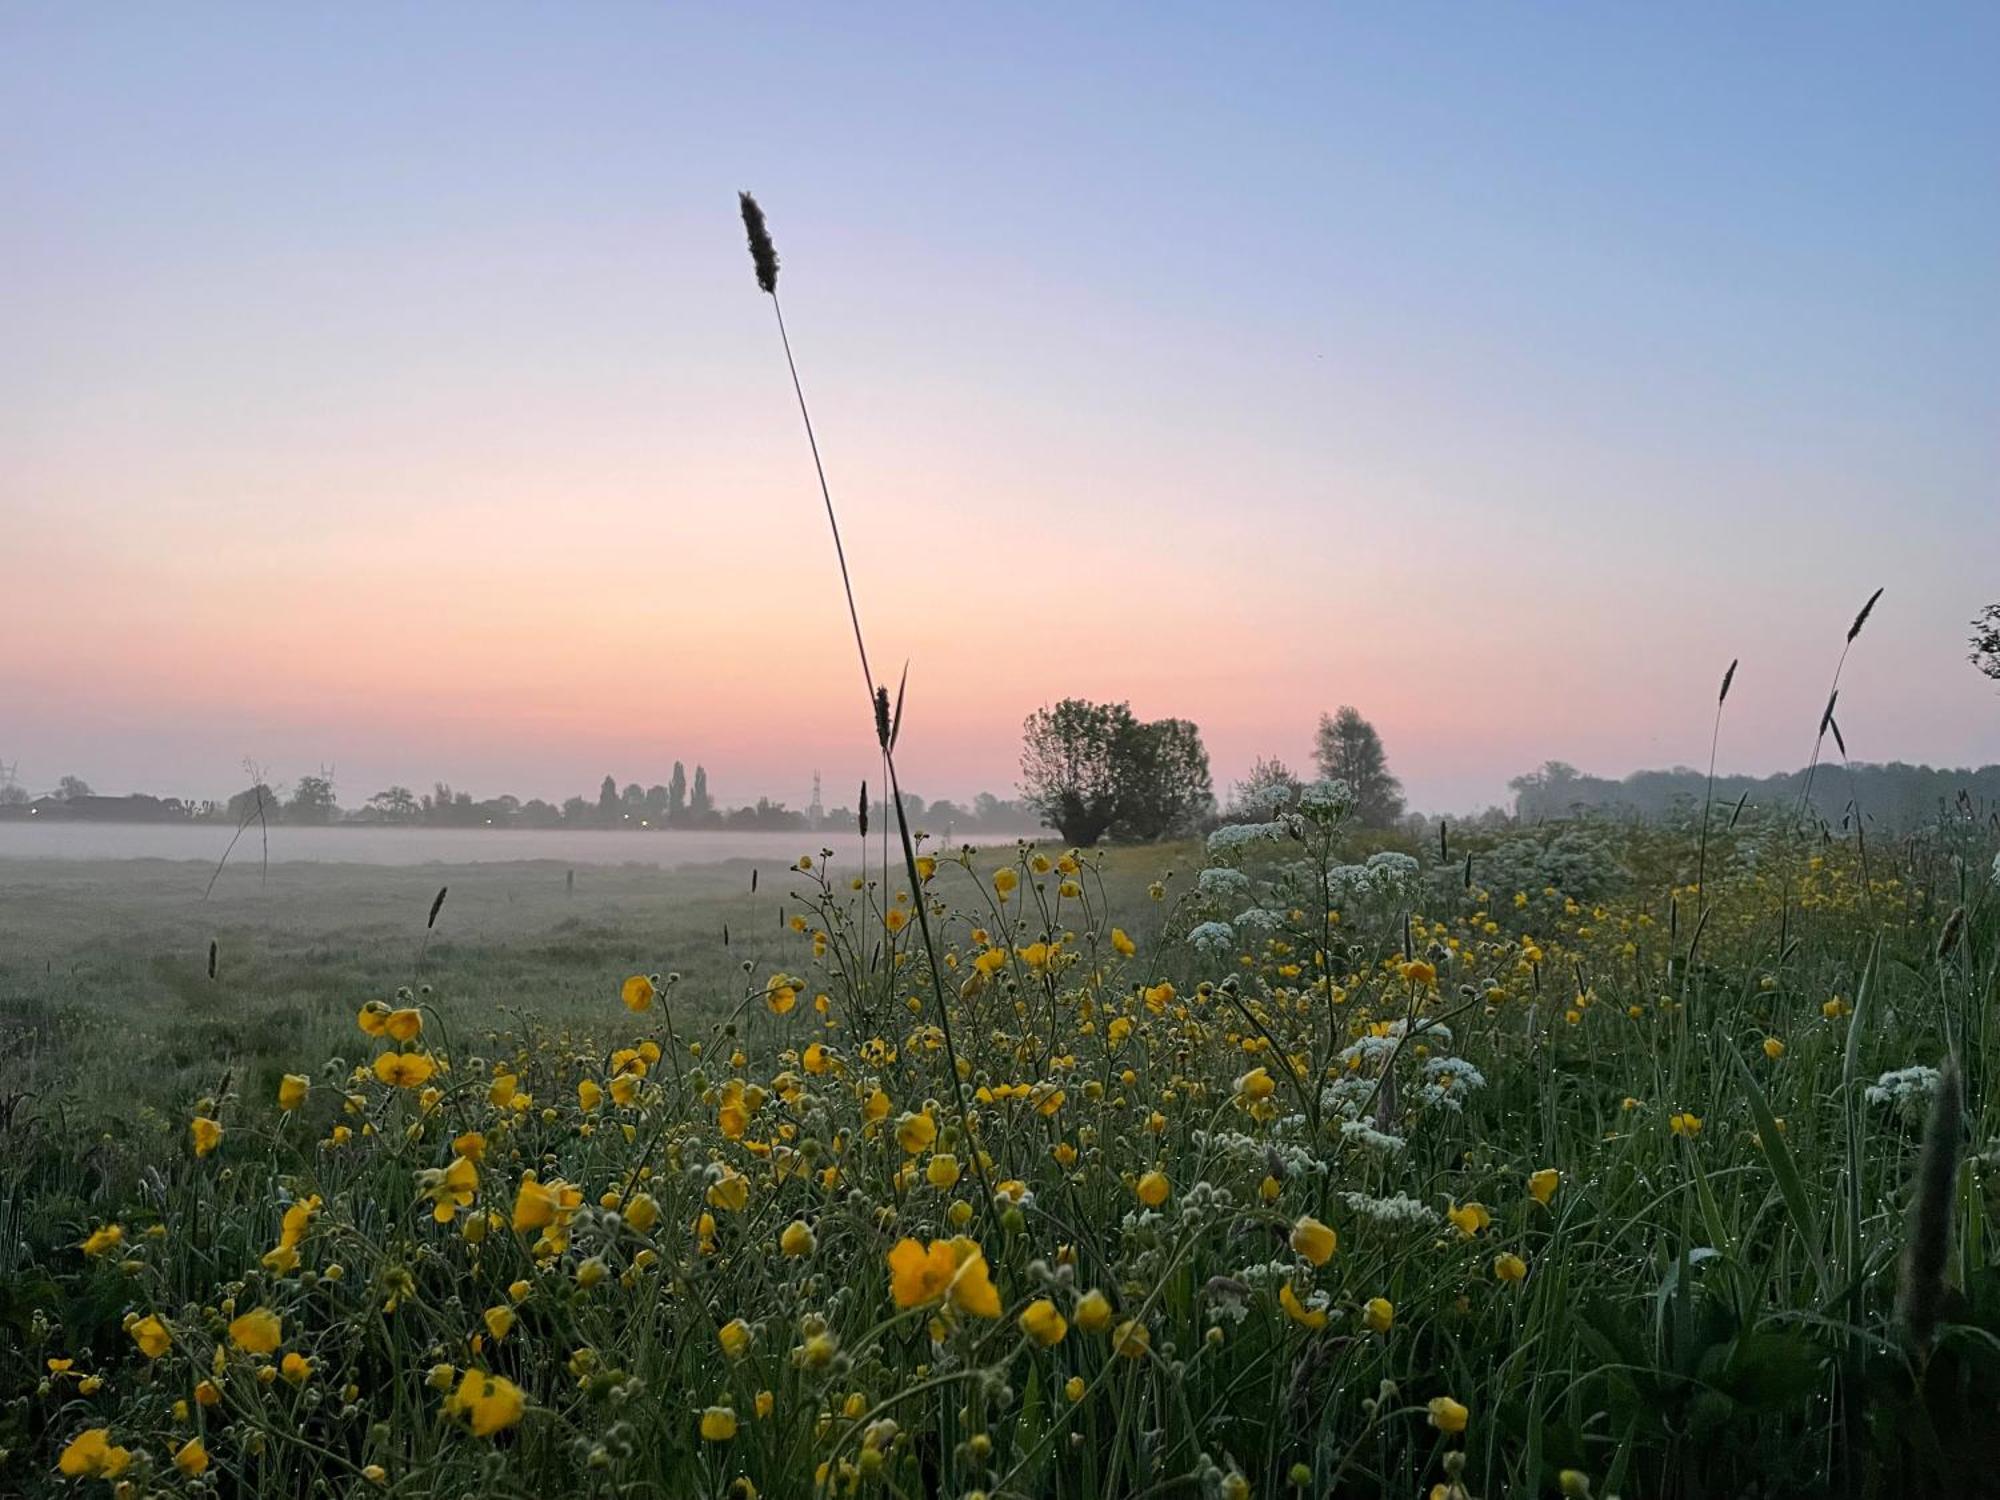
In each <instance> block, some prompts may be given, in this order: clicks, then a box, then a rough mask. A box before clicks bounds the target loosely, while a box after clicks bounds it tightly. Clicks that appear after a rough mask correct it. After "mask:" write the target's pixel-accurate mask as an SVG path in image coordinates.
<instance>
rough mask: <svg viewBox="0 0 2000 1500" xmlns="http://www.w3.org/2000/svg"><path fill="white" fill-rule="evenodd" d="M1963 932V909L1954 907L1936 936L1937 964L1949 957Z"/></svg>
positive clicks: (1998, 865) (1999, 866) (1999, 867)
mask: <svg viewBox="0 0 2000 1500" xmlns="http://www.w3.org/2000/svg"><path fill="white" fill-rule="evenodd" d="M1995 868H1996V869H2000V864H1996V865H1995ZM1964 931H1965V908H1964V907H1962V906H1954V907H1953V908H1952V909H1951V915H1950V916H1948V917H1946V918H1945V919H1944V931H1943V932H1940V933H1939V934H1938V945H1937V956H1938V962H1939V963H1943V962H1944V961H1945V960H1946V959H1947V958H1950V957H1951V954H1952V950H1953V949H1954V948H1956V947H1957V946H1958V939H1959V935H1960V934H1961V933H1963V932H1964Z"/></svg>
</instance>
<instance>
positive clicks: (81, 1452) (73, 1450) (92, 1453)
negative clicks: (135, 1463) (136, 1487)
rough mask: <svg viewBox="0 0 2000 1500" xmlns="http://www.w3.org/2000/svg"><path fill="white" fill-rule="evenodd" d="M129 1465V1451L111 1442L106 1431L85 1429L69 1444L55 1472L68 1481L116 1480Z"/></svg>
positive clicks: (99, 1428)
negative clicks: (65, 1477)
mask: <svg viewBox="0 0 2000 1500" xmlns="http://www.w3.org/2000/svg"><path fill="white" fill-rule="evenodd" d="M131 1462H132V1453H131V1450H130V1449H127V1448H120V1447H117V1446H116V1445H114V1444H113V1443H112V1441H111V1429H110V1428H108V1427H88V1428H85V1429H84V1430H83V1431H82V1432H79V1433H78V1434H77V1435H76V1436H75V1437H74V1438H72V1439H71V1440H70V1443H69V1446H68V1447H66V1448H64V1449H63V1451H62V1453H61V1455H60V1456H59V1457H58V1458H57V1459H56V1468H57V1469H58V1470H59V1471H61V1472H62V1473H63V1474H65V1475H67V1476H68V1477H69V1478H71V1479H116V1478H117V1477H118V1476H119V1475H120V1474H123V1473H124V1472H125V1470H126V1468H127V1467H128V1466H129V1465H130V1464H131Z"/></svg>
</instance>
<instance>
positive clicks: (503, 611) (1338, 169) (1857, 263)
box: [0, 4, 2000, 808]
mask: <svg viewBox="0 0 2000 1500" xmlns="http://www.w3.org/2000/svg"><path fill="white" fill-rule="evenodd" d="M1996 57H2000V10H1996V9H1994V8H1992V7H1980V8H1973V7H1966V8H1952V7H1944V6H1927V7H1922V8H1920V9H1908V8H1905V9H1894V8H1890V7H1886V6H1883V7H1873V8H1860V7H1812V8H1807V7H1775V6H1773V7H1742V6H1737V7H1700V6H1682V7H1672V8H1668V7H1639V6H1604V7H1595V8H1591V9H1588V10H1584V9H1581V8H1569V7H1560V8H1559V7H1509V8H1504V9H1503V8H1500V7H1487V8H1479V9H1477V10H1475V9H1472V8H1460V7H1422V6H1396V7H1378V8H1373V9H1362V8H1334V7H1282V6H1269V7H1258V8H1249V7H1219V6H1162V5H1149V6H1145V7H1137V6H1133V7H1073V6H1062V7H1056V6H1044V7H1028V6H1014V7H1006V8H1004V9H1003V8H998V7H995V8H986V9H980V10H975V9H974V8H971V7H941V6H923V7H882V6H853V7H839V8H832V7H806V6H796V7H781V6H759V7H735V6H731V7H708V8H693V7H665V6H629V7H621V6H590V7H562V8H558V7H550V6H535V7H515V6H504V5H478V6H462V5H461V6H453V5H427V6H424V7H421V8H418V7H407V8H406V7H393V6H386V5H358V6H348V7H342V8H339V9H337V10H336V9H334V8H322V9H318V10H306V9H303V8H293V7H286V8H275V7H261V6H212V5H205V6H185V7H158V8H149V9H144V10H141V9H129V8H128V9H112V8H84V7H74V6H56V5H44V6H26V5H14V4H0V139H4V141H5V149H4V151H0V193H4V194H5V196H6V199H7V201H8V202H9V203H10V204H11V205H13V211H12V212H10V213H9V214H8V215H7V216H6V218H5V221H4V222H0V285H4V286H5V287H6V288H7V293H6V298H5V300H6V305H7V307H8V314H7V319H6V321H7V324H8V335H7V337H6V338H5V339H4V340H0V518H4V521H5V523H6V533H7V534H10V535H11V537H12V539H13V541H14V543H15V545H13V546H11V547H4V548H0V598H6V597H11V598H13V599H15V600H17V601H19V602H20V604H21V606H22V614H21V616H20V617H19V618H17V620H16V621H15V623H14V628H13V629H11V630H10V631H9V635H10V642H11V644H10V648H9V650H8V652H7V653H6V654H5V656H4V658H0V696H4V697H5V698H6V699H7V700H9V701H10V702H11V703H12V704H13V705H14V710H15V711H14V712H13V713H12V714H9V715H6V716H5V717H4V718H0V754H4V755H5V756H6V758H8V759H14V758H18V759H20V760H21V761H22V762H23V776H24V778H26V779H28V780H30V781H31V782H34V783H36V784H40V783H42V782H47V783H52V782H53V781H54V779H55V777H56V776H57V775H59V774H61V773H62V772H64V771H78V772H80V773H82V774H84V775H86V776H88V777H89V778H90V779H91V780H93V781H94V782H96V783H98V784H100V785H104V786H111V787H122V786H124V785H138V784H142V783H167V784H170V786H171V787H172V788H173V789H181V788H183V787H184V788H185V789H187V790H190V791H210V790H214V789H218V788H221V789H226V787H227V786H228V784H229V783H230V781H231V780H232V779H233V776H234V767H235V765H236V763H237V761H238V760H239V759H240V758H241V757H242V756H243V755H245V754H250V755H254V756H256V757H257V758H258V759H260V760H262V761H265V762H267V763H268V764H271V765H272V766H273V767H274V768H275V769H276V772H277V774H279V775H280V776H286V775H296V774H298V772H300V771H304V770H310V769H313V768H314V767H315V766H316V765H317V764H319V763H321V762H331V763H334V764H335V765H336V766H337V767H339V768H340V770H341V779H342V782H343V788H342V789H343V795H345V796H348V797H350V798H351V799H352V800H359V799H360V798H361V797H364V796H366V795H367V794H368V792H370V791H373V790H375V789H377V784H386V783H387V782H388V781H391V780H398V781H403V782H408V783H413V784H415V783H422V782H426V781H428V780H429V779H431V778H432V777H433V776H444V777H447V778H449V779H452V780H454V781H456V782H458V783H460V784H462V785H469V786H472V787H474V788H475V789H478V790H480V791H482V792H492V791H498V790H501V789H513V790H517V791H520V792H523V793H524V794H526V793H534V792H541V793H545V794H546V793H550V792H557V791H567V790H573V789H575V788H577V787H581V786H585V785H587V784H590V783H594V781H595V779H596V777H597V776H598V775H601V774H602V772H603V771H604V770H613V771H615V772H616V773H617V774H618V775H619V776H620V778H621V779H626V778H628V777H630V778H635V779H640V780H655V779H661V778H662V777H663V775H664V771H663V770H662V769H660V768H659V767H658V766H657V764H656V763H657V762H659V761H660V760H661V759H662V758H665V759H668V760H670V759H671V758H672V757H673V756H675V755H680V756H683V757H685V758H687V759H689V760H693V759H696V758H702V759H706V760H708V761H709V762H710V763H711V765H712V767H714V768H715V771H716V776H717V783H718V791H719V792H721V793H722V794H723V795H724V796H725V797H728V796H732V795H739V796H746V797H754V796H755V795H757V794H759V793H766V792H768V793H770V794H773V795H779V796H789V797H790V798H791V800H793V801H795V802H796V801H800V800H803V784H802V783H803V781H804V777H805V775H806V773H807V771H808V770H809V768H810V767H811V766H814V765H818V766H821V767H823V768H824V769H825V770H826V771H827V774H828V775H829V777H838V776H842V775H844V774H845V772H846V770H847V769H848V768H849V763H850V762H854V763H856V764H865V759H866V725H865V722H862V723H860V724H858V725H857V724H856V723H854V722H852V720H853V718H854V717H856V714H855V709H854V706H853V705H852V704H851V703H850V702H849V701H848V700H849V698H850V697H851V696H852V694H851V688H852V667H851V664H849V663H847V662H846V661H845V659H844V657H843V655H842V653H843V651H844V649H846V648H845V647H844V645H843V641H842V635H841V630H842V625H843V621H842V619H841V617H840V615H839V613H838V597H837V593H836V592H834V589H833V585H832V583H831V575H830V572H829V569H828V561H829V560H828V557H827V544H826V540H825V537H824V536H823V534H821V532H820V531H819V530H818V529H816V528H817V527H818V524H819V518H818V516H817V514H816V512H815V511H814V509H813V505H814V502H815V496H814V493H813V491H812V490H811V488H810V484H811V476H810V469H809V467H808V466H807V465H806V463H805V455H804V452H803V446H802V443H801V441H800V439H799V435H798V433H797V431H796V430H795V427H794V426H793V425H792V421H791V416H790V413H789V411H788V409H787V407H786V404H785V403H786V401H787V400H788V392H787V390H786V388H785V387H784V386H783V384H782V379H783V375H782V366H781V364H779V363H778V354H777V350H776V348H775V344H774V336H773V333H772V330H771V329H770V326H769V318H768V309H766V308H765V307H763V306H762V305H761V299H759V298H758V297H757V296H756V294H755V291H754V288H752V287H751V285H750V281H749V276H748V271H747V266H746V264H745V257H744V254H743V249H742V244H741V239H740V234H739V232H738V230H737V229H736V227H735V225H734V222H733V217H732V216H733V210H734V201H733V195H734V192H735V190H736V189H738V188H739V187H750V188H753V189H755V190H756V191H757V193H758V194H759V196H760V197H761V198H762V199H763V201H764V203H765V205H766V207H767V209H768V210H769V212H770V214H771V220H772V225H773V229H774V231H775V233H776V235H777V238H778V244H779V249H780V252H781V254H782V255H783V256H784V258H785V263H786V264H785V271H784V278H783V283H782V287H783V291H784V293H785V297H786V308H787V316H788V319H789V320H790V322H791V324H792V328H793V333H794V337H795V340H796V342H797V344H798V346H799V352H800V356H801V359H802V362H803V365H804V373H805V376H806V380H807V383H808V388H809V390H810V392H811V393H812V395H813V399H814V403H815V409H816V413H817V415H818V417H819V420H820V423H821V427H822V436H823V438H824V441H825V446H826V448H827V452H828V458H829V462H830V465H831V468H832V473H833V477H834V481H835V485H836V493H837V495H838V497H839V498H840V499H841V502H842V505H843V507H844V510H845V512H846V515H847V526H848V529H849V531H850V534H851V536H852V538H854V539H855V540H856V541H857V543H858V545H857V546H856V551H857V552H858V553H859V560H858V561H859V568H858V580H857V581H858V583H859V585H860V590H861V596H862V603H863V607H864V611H865V612H866V613H867V615H868V619H869V623H870V628H871V630H872V631H873V632H874V633H875V634H876V635H877V637H878V641H879V644H878V645H877V647H876V654H877V655H878V656H881V657H882V658H884V659H896V658H900V657H902V656H908V657H910V658H911V659H912V661H913V668H912V682H913V694H916V695H918V696H915V697H914V698H913V703H914V704H915V705H916V710H917V716H916V717H914V718H913V720H912V740H911V744H910V748H909V750H908V752H907V753H908V754H909V756H910V757H911V759H912V761H913V766H912V770H911V773H910V779H911V781H912V782H913V783H914V784H916V785H918V786H919V787H921V788H927V789H931V790H934V791H946V792H951V793H953V794H959V793H964V792H969V791H971V790H973V789H976V788H979V787H1004V786H1005V785H1006V784H1007V783H1009V782H1010V781H1011V779H1012V776H1013V763H1014V738H1015V735H1016V732H1017V727H1018V724H1019V721H1020V718H1021V716H1022V715H1023V714H1025V713H1026V712H1027V711H1028V710H1029V709H1031V708H1033V707H1035V706H1036V705H1037V704H1039V703H1041V702H1043V701H1047V700H1048V699H1051V698H1054V697H1058V696H1062V695H1064V694H1067V693H1083V694H1087V695H1092V696H1114V697H1130V698H1131V699H1132V700H1133V703H1134V707H1135V708H1136V709H1138V710H1140V711H1141V712H1144V713H1174V714H1180V715H1184V716H1187V717H1192V718H1195V719H1196V720H1197V721H1198V722H1200V723H1201V724H1202V725H1203V727H1204V729H1205V731H1206V732H1207V735H1208V739H1209V743H1210V748H1211V752H1212V754H1213V758H1214V760H1215V763H1216V770H1217V773H1218V781H1219V782H1222V783H1225V784H1226V782H1227V781H1228V780H1229V779H1230V778H1231V777H1232V776H1233V775H1236V774H1240V773H1241V772H1242V770H1244V769H1245V768H1246V767H1247V765H1248V762H1249V760H1250V759H1251V757H1252V756H1254V755H1257V754H1270V753H1276V754H1281V755H1283V756H1285V757H1286V758H1288V759H1290V760H1292V761H1294V762H1299V761H1303V760H1304V759H1305V755H1306V744H1307V741H1308V739H1309V736H1310V731H1311V723H1312V719H1313V718H1314V717H1315V716H1316V715H1317V713H1318V712H1319V710H1320V709H1321V708H1330V707H1332V706H1334V705H1335V704H1336V703H1340V702H1350V701H1351V702H1355V703H1357V704H1359V705H1360V706H1361V707H1362V708H1363V710H1364V712H1367V713H1369V715H1370V716H1371V717H1372V718H1374V719H1375V720H1376V722H1377V723H1378V725H1380V727H1381V728H1382V730H1383V733H1384V736H1385V739H1386V740H1387V742H1388V745H1389V748H1390V752H1391V755H1392V758H1393V760H1394V762H1395V763H1396V765H1397V766H1398V768H1399V769H1401V770H1402V772H1403V774H1404V776H1405V779H1406V780H1407V781H1408V782H1409V783H1410V787H1411V791H1412V794H1413V799H1414V800H1415V801H1417V802H1418V803H1419V805H1425V806H1434V807H1444V808H1457V807H1463V806H1468V805H1472V804H1474V803H1478V802H1482V801H1485V800H1489V799H1492V798H1497V797H1499V796H1500V795H1502V792H1503V788H1504V782H1505V780H1506V778H1507V777H1508V776H1510V775H1512V774H1514V773H1516V772H1518V771H1521V770H1524V769H1527V768H1529V767H1530V766H1532V765H1534V764H1535V763H1537V762H1538V761H1540V760H1541V759H1544V758H1547V757H1551V756H1557V757H1561V758H1564V759H1568V760H1571V761H1574V762H1576V763H1578V764H1580V765H1583V766H1585V767H1587V768H1589V769H1592V770H1596V771H1600V772H1604V773H1611V774H1617V773H1622V772H1624V771H1627V770H1630V769H1633V768H1635V767H1638V766H1643V765H1657V764H1670V763H1674V762H1677V761H1690V760H1698V759H1699V758H1700V757H1701V755H1702V754H1703V753H1705V749H1706V724H1707V719H1706V715H1707V711H1708V707H1709V706H1710V705H1711V704H1712V701H1713V690H1714V682H1715V680H1716V679H1717V678H1718V677H1719V675H1720V672H1721V669H1722V667H1723V666H1724V665H1726V664H1727V662H1728V660H1729V659H1730V658H1731V657H1732V656H1742V657H1743V658H1744V659H1745V664H1744V669H1743V677H1742V687H1741V688H1739V690H1738V694H1737V695H1735V696H1734V697H1733V698H1732V719H1731V721H1730V723H1729V725H1728V726H1727V727H1726V728H1725V732H1724V741H1723V744H1724V761H1725V763H1727V764H1731V765H1736V766H1740V767H1742V768H1744V769H1750V770H1769V769H1775V768H1778V767H1780V766H1785V765H1795V764H1797V763H1799V762H1800V761H1802V760H1803V758H1804V756H1805V754H1806V752H1807V751H1808V750H1809V749H1810V741H1811V733H1812V728H1813V725H1814V723H1815V722H1816V719H1817V714H1818V709H1819V705H1820V702H1821V701H1822V700H1823V696H1824V691H1825V679H1826V677H1827V675H1828V673H1829V672H1830V669H1831V659H1832V656H1833V655H1834V654H1836V653H1837V649H1838V645H1839V638H1840V633H1841V631H1842V630H1843V629H1844V628H1845V625H1846V622H1847V620H1848V619H1849V618H1851V616H1852V613H1853V610H1854V609H1855V608H1856V607H1858V605H1859V602H1860V601H1861V600H1862V599H1863V598H1865V597H1866V596H1867V594H1868V593H1869V592H1870V591H1871V590H1872V589H1873V588H1875V587H1876V586H1878V585H1881V586H1885V587H1886V588H1887V593H1886V595H1885V597H1884V601H1883V604H1882V606H1881V609H1880V610H1879V611H1878V615H1877V618H1876V621H1875V622H1874V623H1872V624H1871V626H1870V630H1869V634H1868V636H1867V638H1866V640H1865V642H1864V644H1863V645H1862V646H1858V647H1857V650H1856V654H1855V660H1854V662H1853V663H1852V666H1851V668H1850V677H1849V684H1850V685H1849V687H1848V690H1847V692H1846V694H1844V696H1843V705H1844V708H1843V727H1844V728H1845V729H1846V730H1847V733H1848V739H1849V743H1850V746H1851V747H1852V748H1853V749H1854V751H1855V753H1856V754H1857V755H1858V756H1861V757H1864V758H1868V759H1888V758H1893V757H1900V758H1906V759H1923V760H1930V761H1933V762H1946V763H1962V762H1969V761H1977V760H1991V759H2000V699H1996V697H1995V696H1994V694H1993V693H1992V692H1991V691H1990V690H1988V689H1986V688H1985V686H1984V684H1982V682H1981V681H1980V679H1978V678H1977V676H1976V675H1975V674H1973V673H1972V672H1971V670H1970V668H1969V667H1967V666H1965V665H1964V663H1963V659H1962V658H1963V654H1964V653H1963V640H1964V636H1965V633H1966V628H1965V627H1966V622H1967V620H1968V619H1969V617H1970V616H1971V614H1972V613H1973V612H1974V610H1975V609H1976V608H1978V606H1979V605H1981V604H1983V603H1985V602H1988V601H1989V600H1991V599H1993V598H1996V597H2000V519H1996V516H2000V505H1996V504H1995V503H1994V497H1993V494H1992V488H1993V484H1992V476H1993V475H1994V474H1995V473H1996V472H2000V462H1996V460H2000V437H1996V434H2000V378H1996V370H1995V356H1994V353H1993V351H1994V350H1995V349H1996V348H2000V297H1996V270H2000V193H1996V191H1995V189H1996V187H2000V91H1996V90H1995V89H1994V88H1993V87H1992V85H1991V70H1992V63H1993V60H1994V59H1995V58H1996ZM416 643H421V644H416ZM246 683H248V684H254V691H251V690H247V689H246ZM1739 705H1740V706H1739ZM724 768H726V770H725V769H724ZM364 783H365V784H364Z"/></svg>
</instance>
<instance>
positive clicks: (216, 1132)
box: [188, 1115, 222, 1156]
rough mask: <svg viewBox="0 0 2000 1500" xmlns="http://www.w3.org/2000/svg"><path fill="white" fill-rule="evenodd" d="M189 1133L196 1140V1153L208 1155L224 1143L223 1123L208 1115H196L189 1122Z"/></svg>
mask: <svg viewBox="0 0 2000 1500" xmlns="http://www.w3.org/2000/svg"><path fill="white" fill-rule="evenodd" d="M188 1135H189V1136H190V1138H191V1139H192V1140H193V1141H194V1154H195V1155H196V1156H206V1155H208V1154H209V1152H211V1151H213V1150H214V1149H215V1148H216V1147H217V1146H220V1145H221V1144H222V1124H221V1122H220V1121H218V1120H214V1119H211V1118H210V1117H209V1116H207V1115H196V1116H195V1117H194V1119H192V1120H191V1121H189V1122H188Z"/></svg>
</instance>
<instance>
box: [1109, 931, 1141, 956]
mask: <svg viewBox="0 0 2000 1500" xmlns="http://www.w3.org/2000/svg"><path fill="white" fill-rule="evenodd" d="M1111 946H1112V948H1113V949H1114V950H1116V952H1117V953H1118V956H1119V957H1121V958H1130V957H1131V956H1132V955H1133V954H1135V953H1137V952H1138V951H1139V945H1138V944H1137V943H1135V942H1133V941H1132V939H1131V938H1129V937H1127V936H1126V935H1125V929H1124V928H1122V927H1114V928H1112V929H1111Z"/></svg>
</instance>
